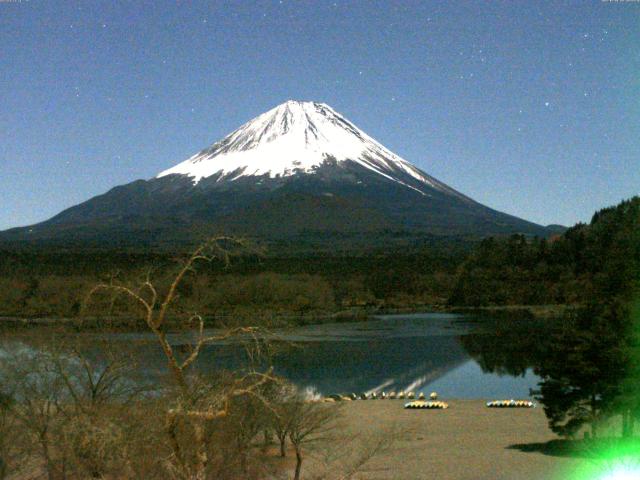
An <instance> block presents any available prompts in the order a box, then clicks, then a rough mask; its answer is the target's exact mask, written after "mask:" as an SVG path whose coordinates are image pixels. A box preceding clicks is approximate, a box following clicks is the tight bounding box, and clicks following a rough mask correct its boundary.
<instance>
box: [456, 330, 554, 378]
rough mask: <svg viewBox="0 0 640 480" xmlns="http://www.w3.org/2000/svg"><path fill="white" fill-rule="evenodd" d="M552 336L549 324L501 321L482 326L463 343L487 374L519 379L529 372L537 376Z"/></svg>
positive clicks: (461, 340) (462, 341)
mask: <svg viewBox="0 0 640 480" xmlns="http://www.w3.org/2000/svg"><path fill="white" fill-rule="evenodd" d="M552 333H553V329H552V328H551V326H550V325H549V324H548V323H546V322H540V321H532V320H526V321H525V320H522V321H521V320H503V319H500V320H491V321H487V322H482V323H481V324H478V325H477V326H476V327H475V329H472V330H471V332H470V334H469V335H463V336H460V337H459V341H460V344H461V345H462V346H463V347H464V349H465V351H466V352H467V353H468V354H469V356H470V357H471V358H473V359H474V360H475V361H476V362H477V363H478V365H480V367H481V368H482V371H483V372H485V373H494V374H497V375H512V376H514V377H516V376H524V375H525V373H526V372H527V370H529V369H532V370H533V371H534V372H536V373H537V371H538V370H539V367H540V366H541V365H542V363H543V361H544V358H545V355H546V353H547V350H548V348H549V345H550V342H551V338H552V337H553V335H552Z"/></svg>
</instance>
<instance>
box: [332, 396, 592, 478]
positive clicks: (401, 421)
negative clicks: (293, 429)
mask: <svg viewBox="0 0 640 480" xmlns="http://www.w3.org/2000/svg"><path fill="white" fill-rule="evenodd" d="M445 400H446V399H445ZM446 401H447V402H448V404H449V408H448V409H446V410H405V409H404V408H403V405H404V403H405V401H403V400H367V401H354V402H344V403H345V404H344V405H343V419H342V421H343V422H344V434H345V436H346V437H347V438H348V437H349V436H360V437H361V438H362V437H368V436H375V435H379V434H381V433H382V432H385V431H388V432H391V431H394V432H396V436H397V437H398V439H397V440H396V441H395V442H394V444H393V445H392V446H390V447H389V449H388V450H386V451H385V452H383V453H382V454H380V455H379V456H377V457H376V458H375V459H373V460H371V463H370V464H369V466H368V468H367V470H368V471H366V472H364V473H363V474H362V475H360V476H359V477H358V478H367V479H380V480H381V479H392V478H393V479H416V480H418V479H447V480H482V479H492V480H521V479H527V480H549V479H551V480H553V479H559V480H560V479H566V478H568V475H569V473H567V472H571V471H574V470H575V469H576V468H578V466H579V465H580V464H581V463H582V462H586V461H588V460H584V459H578V458H570V457H565V456H561V455H556V454H550V453H549V452H548V451H547V450H549V448H548V444H547V442H549V441H553V440H558V437H557V436H556V435H555V434H554V433H553V432H551V430H549V428H548V427H547V421H546V418H545V415H544V411H543V410H542V408H540V407H538V408H504V409H495V408H487V407H486V406H485V403H486V402H485V401H484V400H446Z"/></svg>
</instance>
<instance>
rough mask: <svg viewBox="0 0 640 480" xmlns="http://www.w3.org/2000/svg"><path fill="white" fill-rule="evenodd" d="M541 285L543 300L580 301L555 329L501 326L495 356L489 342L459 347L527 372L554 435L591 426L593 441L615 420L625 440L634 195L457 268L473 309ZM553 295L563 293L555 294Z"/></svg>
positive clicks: (636, 349)
mask: <svg viewBox="0 0 640 480" xmlns="http://www.w3.org/2000/svg"><path fill="white" fill-rule="evenodd" d="M543 271H553V272H555V275H554V276H550V277H545V275H541V274H540V272H543ZM515 272H517V273H515ZM483 278H484V279H485V280H484V281H483ZM545 280H546V282H548V283H546V284H545ZM485 282H486V283H487V284H488V285H485ZM528 282H531V284H530V285H529V283H528ZM540 284H545V285H546V287H545V289H549V290H547V292H546V293H547V295H549V296H548V297H547V298H548V299H550V301H572V302H574V303H578V304H579V305H576V306H575V308H573V309H571V310H569V311H568V312H567V314H566V315H565V316H564V318H563V319H562V321H560V322H557V321H556V322H555V328H554V330H555V331H554V332H553V333H547V334H542V335H541V332H540V330H538V329H537V328H535V329H533V330H528V331H523V330H522V328H521V327H519V328H517V329H516V328H513V326H511V325H507V328H506V331H505V329H503V328H501V327H502V326H498V327H497V328H496V330H495V332H494V333H495V334H496V335H505V334H506V335H510V341H509V342H505V343H506V344H507V345H511V346H512V348H501V349H499V350H498V351H496V350H495V349H494V348H492V345H491V338H489V339H488V340H487V341H486V342H485V340H483V339H481V340H473V339H472V340H470V341H467V342H466V343H465V347H467V348H468V350H469V351H470V353H471V354H472V355H473V356H474V357H475V358H477V359H478V361H479V362H480V364H481V365H482V366H483V368H485V369H487V370H490V371H497V372H504V371H508V372H509V373H516V374H522V373H523V372H524V371H525V370H526V368H533V370H534V371H535V372H536V373H537V374H538V375H539V376H540V377H541V379H542V381H541V382H540V385H539V391H538V399H539V400H540V401H541V403H542V404H543V406H544V409H545V413H546V415H547V418H548V420H549V426H550V427H551V429H552V430H553V431H554V432H556V433H558V434H561V435H564V436H570V437H571V436H575V435H576V434H578V433H580V432H583V431H584V427H586V426H589V427H590V431H589V435H590V436H591V437H598V436H600V434H601V431H600V430H601V428H604V426H606V425H607V423H609V420H610V419H612V418H614V417H620V418H621V419H622V421H621V422H620V424H621V426H622V429H621V433H622V436H623V437H631V436H632V435H633V434H634V425H635V423H636V422H638V421H639V420H640V387H639V385H640V198H638V197H636V198H633V199H631V200H629V201H625V202H622V203H621V204H619V205H617V206H615V207H612V208H607V209H604V210H601V211H599V212H597V213H596V214H595V215H594V217H593V219H592V221H591V223H590V224H589V225H577V226H576V227H574V228H572V229H570V230H568V231H567V232H566V233H565V234H564V235H563V236H562V237H560V238H558V239H556V240H555V241H554V242H552V243H551V244H546V243H545V242H543V241H533V242H525V241H524V239H522V238H519V237H513V238H511V239H509V240H508V241H504V242H496V241H492V240H489V241H486V242H484V243H483V245H482V246H481V247H480V248H479V249H478V250H477V251H476V252H475V254H474V255H473V257H472V258H471V259H470V260H469V261H468V262H467V263H466V264H465V266H464V267H463V269H462V274H461V277H460V279H459V281H458V284H457V286H456V291H455V292H456V293H455V295H457V298H458V299H465V300H466V301H468V302H470V303H476V304H487V303H494V302H496V303H497V302H508V301H512V302H520V303H526V299H529V298H532V296H533V295H534V294H535V292H539V288H540ZM472 286H473V287H475V290H474V289H473V288H472ZM492 286H493V288H494V289H496V290H497V291H491V287H492ZM554 287H555V288H554ZM562 287H564V289H563V288H562ZM558 292H561V293H562V295H564V296H561V297H553V296H552V295H558ZM539 298H540V297H537V299H538V300H539Z"/></svg>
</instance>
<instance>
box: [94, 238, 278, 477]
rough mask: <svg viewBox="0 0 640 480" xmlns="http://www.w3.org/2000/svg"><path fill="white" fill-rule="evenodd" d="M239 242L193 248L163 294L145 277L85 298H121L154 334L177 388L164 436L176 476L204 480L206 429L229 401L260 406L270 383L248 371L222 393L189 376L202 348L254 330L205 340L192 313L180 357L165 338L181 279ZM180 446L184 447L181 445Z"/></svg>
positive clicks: (224, 259) (232, 331) (228, 253)
mask: <svg viewBox="0 0 640 480" xmlns="http://www.w3.org/2000/svg"><path fill="white" fill-rule="evenodd" d="M245 248H246V246H245V244H244V242H242V241H239V240H237V239H234V238H230V237H216V238H214V239H212V240H210V241H209V242H207V243H205V244H203V245H202V246H200V247H199V248H197V249H196V250H195V251H194V252H193V254H192V255H191V256H190V257H189V258H188V259H187V261H186V262H185V263H184V264H183V265H182V266H181V267H180V269H179V270H178V273H177V274H176V276H175V277H174V278H173V280H172V282H171V284H170V285H169V287H168V289H167V291H166V293H164V294H161V293H160V292H159V289H157V288H156V286H155V285H154V283H153V282H152V281H151V279H150V276H149V275H148V276H147V277H146V279H144V280H143V281H142V282H141V283H140V284H139V285H135V286H130V285H125V284H122V283H118V282H116V281H115V280H114V281H111V282H110V283H103V284H100V285H97V286H96V287H94V288H93V289H92V290H91V292H90V293H89V296H88V299H87V302H86V303H89V301H90V300H91V299H92V297H94V296H97V295H99V294H100V293H101V292H106V293H108V294H111V304H114V303H115V300H116V299H117V298H118V297H121V296H124V297H127V298H130V299H131V300H133V301H134V302H135V303H137V304H138V305H139V306H140V307H141V310H142V314H143V319H144V322H145V324H146V326H147V328H148V329H149V330H150V331H151V332H152V333H153V334H154V336H155V338H156V340H157V342H158V344H159V346H160V347H161V349H162V351H163V353H164V356H165V358H166V361H167V366H168V370H169V372H170V373H171V376H172V378H173V382H174V384H175V385H176V387H177V390H178V395H177V397H176V401H175V403H174V406H173V407H172V408H169V409H167V412H166V416H165V431H166V433H167V435H168V438H169V444H170V446H171V450H172V454H171V457H170V459H169V464H170V466H171V470H172V472H173V473H174V475H176V476H177V477H180V478H186V479H194V480H204V479H205V478H206V475H207V467H208V464H209V460H210V455H209V452H208V448H207V447H208V444H209V440H210V438H211V435H210V434H209V433H208V428H207V427H208V426H210V425H212V424H213V423H215V422H216V421H218V420H220V419H223V418H226V417H227V416H228V415H229V411H230V404H231V401H232V400H233V399H234V398H238V397H242V396H251V397H254V398H256V399H258V400H260V401H264V402H265V403H266V400H265V399H264V398H263V397H262V395H261V393H260V389H261V387H262V386H263V385H265V384H266V383H268V382H271V381H274V380H275V378H273V377H272V375H271V371H267V372H258V371H256V370H255V369H251V370H250V371H249V372H246V373H245V374H244V375H242V376H240V377H239V378H237V379H236V380H235V381H234V382H233V383H232V384H231V385H228V386H227V387H226V388H224V389H222V390H220V389H213V388H211V386H210V385H207V384H206V383H204V382H202V381H200V380H199V379H198V376H197V375H189V374H188V372H189V371H190V369H191V367H192V366H193V364H194V362H195V361H196V359H197V358H198V355H199V354H200V352H201V350H202V347H203V346H204V345H206V344H208V343H211V342H219V341H222V340H228V339H231V338H232V337H238V336H249V337H250V338H254V339H255V338H256V337H257V332H258V331H257V329H256V328H255V327H236V328H231V329H226V330H224V331H222V332H219V333H215V334H211V335H208V334H206V333H205V329H204V319H203V318H202V317H201V316H200V315H198V314H191V315H189V316H188V318H187V319H186V321H185V322H184V326H185V327H191V328H192V329H193V331H194V332H195V340H194V343H193V344H191V345H190V346H189V348H188V351H187V352H186V354H184V355H182V354H180V353H179V352H176V351H175V350H174V348H173V346H172V345H171V342H170V341H169V339H168V318H169V311H170V308H171V306H172V304H173V303H174V302H175V300H176V299H177V297H178V289H179V287H180V284H181V283H182V282H183V280H184V279H185V278H186V276H187V275H188V274H189V273H190V272H192V271H193V270H194V268H195V265H196V264H197V263H199V262H211V261H214V260H219V261H222V262H223V263H224V264H225V265H228V264H229V259H230V256H231V255H232V254H233V253H234V252H237V251H239V250H242V249H245ZM185 429H188V430H189V431H190V436H189V441H188V443H189V447H192V449H193V450H194V452H193V455H189V454H188V452H187V451H186V449H185V448H184V447H183V445H182V444H181V441H180V438H181V432H184V430H185ZM182 443H184V442H182Z"/></svg>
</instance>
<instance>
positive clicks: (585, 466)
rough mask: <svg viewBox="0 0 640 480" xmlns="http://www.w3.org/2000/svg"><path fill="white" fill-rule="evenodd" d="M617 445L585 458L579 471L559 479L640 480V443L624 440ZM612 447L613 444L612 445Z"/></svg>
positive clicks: (576, 470)
mask: <svg viewBox="0 0 640 480" xmlns="http://www.w3.org/2000/svg"><path fill="white" fill-rule="evenodd" d="M614 443H615V445H613V446H611V447H609V448H606V449H601V450H599V451H593V452H587V453H591V455H589V457H590V458H583V459H582V461H581V462H580V463H581V465H580V467H579V468H578V469H575V470H573V471H571V473H570V474H568V475H567V474H565V475H562V476H560V477H557V478H558V479H560V478H562V479H563V480H632V479H633V480H640V442H639V441H638V439H631V440H630V441H628V442H624V441H623V440H622V439H618V441H616V442H614ZM610 445H611V444H610Z"/></svg>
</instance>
